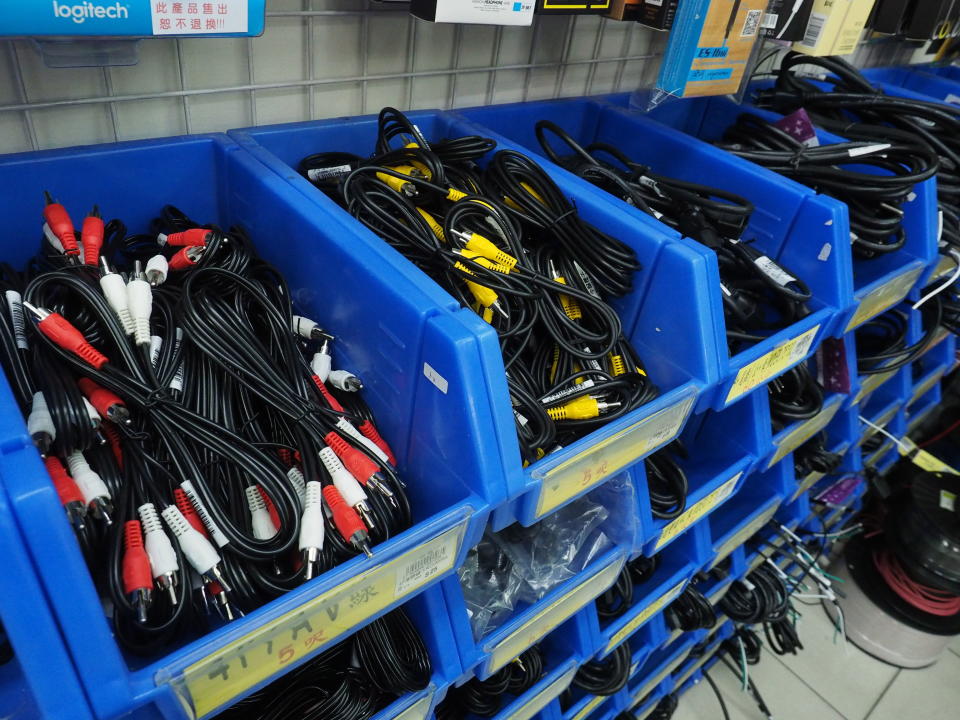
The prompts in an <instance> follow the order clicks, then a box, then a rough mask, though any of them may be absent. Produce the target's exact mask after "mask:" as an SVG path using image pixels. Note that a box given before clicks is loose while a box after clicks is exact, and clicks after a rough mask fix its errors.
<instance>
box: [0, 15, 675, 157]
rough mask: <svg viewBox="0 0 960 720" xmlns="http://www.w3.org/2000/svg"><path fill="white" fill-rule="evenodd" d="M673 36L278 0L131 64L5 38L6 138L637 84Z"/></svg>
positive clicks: (80, 137) (145, 129) (613, 25)
mask: <svg viewBox="0 0 960 720" xmlns="http://www.w3.org/2000/svg"><path fill="white" fill-rule="evenodd" d="M665 41H666V34H665V33H657V32H653V31H650V30H648V29H646V28H643V27H642V26H640V25H638V24H636V23H623V22H615V21H611V20H604V19H601V18H598V17H596V16H566V17H538V18H537V19H536V20H535V22H534V24H533V26H531V27H526V28H507V27H490V26H477V25H449V24H432V23H427V22H424V21H421V20H417V19H415V18H413V17H411V16H409V15H408V14H407V11H406V6H405V5H403V4H400V5H399V6H398V7H397V8H393V7H391V6H389V5H388V6H383V5H376V4H373V3H370V4H368V5H365V4H364V3H361V2H354V1H351V0H313V1H312V2H311V0H270V3H269V4H268V8H267V22H266V30H265V32H264V34H263V36H262V37H259V38H250V39H212V38H201V39H182V40H168V39H146V40H143V41H142V42H141V43H140V61H139V63H138V64H137V65H134V66H128V67H108V68H101V67H94V68H66V69H64V68H57V69H54V68H48V67H46V66H45V65H44V63H43V60H42V58H41V56H40V54H39V53H38V52H37V50H36V48H35V47H34V46H33V45H32V43H31V41H28V40H8V41H0V152H15V151H18V150H29V149H38V148H51V147H62V146H68V145H77V144H83V143H98V142H110V141H113V140H132V139H140V138H148V137H159V136H164V135H176V134H180V133H197V132H208V131H220V130H225V129H227V128H230V127H239V126H245V125H262V124H268V123H278V122H295V121H299V120H308V119H315V118H325V117H335V116H339V115H356V114H362V113H368V112H375V111H377V110H379V108H380V107H382V106H384V105H392V106H394V107H398V108H400V109H409V108H450V107H463V106H467V105H477V104H483V103H502V102H511V101H515V100H524V99H531V100H533V99H543V98H552V97H561V96H571V95H583V94H586V93H601V92H611V91H614V90H627V89H633V88H636V87H638V86H639V85H641V84H644V83H649V82H651V81H652V79H653V78H655V77H656V72H657V69H658V62H659V60H658V58H659V57H660V56H661V55H662V49H663V45H664V43H665Z"/></svg>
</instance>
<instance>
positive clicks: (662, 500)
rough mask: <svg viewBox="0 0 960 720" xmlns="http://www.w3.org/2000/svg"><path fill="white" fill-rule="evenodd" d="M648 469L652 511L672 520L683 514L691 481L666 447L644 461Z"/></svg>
mask: <svg viewBox="0 0 960 720" xmlns="http://www.w3.org/2000/svg"><path fill="white" fill-rule="evenodd" d="M643 464H644V468H646V471H647V488H648V490H649V493H650V511H651V512H652V513H653V516H654V517H655V518H660V519H662V520H672V519H673V518H676V517H679V516H680V515H681V514H683V511H684V510H686V508H687V492H688V491H689V483H688V482H687V475H686V473H684V471H683V468H681V467H680V465H679V463H678V462H677V461H676V460H675V459H674V457H673V456H672V454H671V448H670V447H666V448H663V449H662V450H659V451H657V452H655V453H653V454H652V455H648V456H647V457H646V458H645V459H644V461H643Z"/></svg>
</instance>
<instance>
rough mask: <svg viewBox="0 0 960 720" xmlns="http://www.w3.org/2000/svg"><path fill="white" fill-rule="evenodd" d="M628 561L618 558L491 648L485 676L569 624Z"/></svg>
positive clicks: (487, 649)
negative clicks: (559, 626)
mask: <svg viewBox="0 0 960 720" xmlns="http://www.w3.org/2000/svg"><path fill="white" fill-rule="evenodd" d="M625 561H626V559H625V558H624V556H623V555H617V556H615V557H614V558H613V559H612V560H611V561H610V562H609V563H608V564H607V565H604V566H603V567H602V568H600V569H599V570H597V571H596V572H595V573H593V574H592V575H591V576H589V577H587V578H586V579H584V581H583V582H581V583H580V584H579V585H577V586H576V587H575V588H573V589H572V590H570V591H569V592H568V593H566V594H565V595H563V596H562V597H560V598H558V599H556V600H554V601H553V602H552V603H550V604H549V605H548V606H547V607H545V608H543V609H542V610H539V611H537V612H536V613H534V614H533V616H532V617H530V618H529V619H528V620H527V621H526V622H524V623H523V625H521V626H520V627H518V628H517V629H516V630H514V631H513V632H512V633H510V634H509V635H508V636H507V637H505V638H504V639H503V640H500V641H499V642H497V643H496V644H495V645H494V646H493V647H491V648H484V649H485V650H486V651H487V652H488V653H489V657H488V658H487V660H486V662H485V663H484V665H483V668H484V671H483V673H480V674H482V675H483V676H486V675H490V674H491V673H494V672H496V671H497V670H499V669H500V668H502V667H503V666H504V665H506V664H507V663H508V662H510V661H511V660H513V659H514V658H515V657H517V656H518V655H519V654H520V653H522V652H523V651H524V650H526V649H527V648H529V647H530V646H531V645H534V644H536V643H537V642H539V640H540V639H541V638H542V637H544V636H545V635H546V634H547V633H549V632H550V631H551V630H553V629H554V628H555V627H557V626H558V625H559V624H560V623H562V622H564V621H565V620H567V619H568V618H569V617H570V616H571V615H573V614H574V613H575V612H577V610H579V609H580V608H582V607H583V606H584V605H586V604H587V603H589V602H591V601H592V600H593V599H594V598H595V597H597V595H599V594H600V593H602V592H603V591H604V590H606V589H607V588H608V587H610V586H611V585H613V581H614V580H616V579H617V575H619V574H620V570H621V569H622V568H623V565H624V562H625Z"/></svg>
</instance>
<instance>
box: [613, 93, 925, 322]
mask: <svg viewBox="0 0 960 720" xmlns="http://www.w3.org/2000/svg"><path fill="white" fill-rule="evenodd" d="M769 84H770V83H769V82H767V83H756V84H755V85H753V86H751V87H752V88H754V89H756V88H760V87H764V86H765V85H769ZM604 99H605V100H606V101H608V102H611V103H615V104H618V105H621V106H627V105H629V103H630V95H629V94H618V95H609V96H604ZM743 112H751V113H755V114H757V115H759V116H761V117H763V118H766V119H768V120H771V121H776V120H778V119H779V118H780V117H781V116H780V115H777V114H776V113H773V112H770V111H767V110H761V109H758V108H755V107H753V106H751V105H747V104H745V105H738V104H736V103H735V102H733V101H732V100H730V99H728V98H725V97H710V98H691V99H686V100H678V101H676V102H671V103H664V104H663V105H661V106H659V107H657V108H655V109H654V110H652V111H651V112H650V113H649V116H650V117H651V118H652V119H654V120H656V121H658V122H661V123H664V124H666V125H669V126H671V127H674V128H676V129H678V130H681V131H683V132H685V133H687V134H689V135H694V136H695V137H698V138H700V139H701V140H706V141H708V142H715V141H717V140H720V139H721V137H722V135H723V131H724V130H726V128H728V127H730V125H732V124H733V123H734V122H735V121H736V119H737V117H738V116H739V115H740V114H741V113H743ZM817 137H818V138H819V140H820V143H821V144H828V143H835V142H840V141H841V140H842V138H840V137H838V136H836V135H832V134H830V133H827V132H823V131H819V130H818V131H817ZM914 192H915V197H914V199H913V201H911V202H910V203H908V204H907V206H906V208H905V209H904V228H905V230H906V232H907V241H906V244H905V245H904V247H903V248H902V249H901V250H899V251H897V252H894V253H890V254H889V255H887V256H885V257H883V258H874V259H871V260H865V261H864V260H857V259H852V260H851V262H852V267H853V287H854V304H853V307H854V310H853V311H852V312H850V313H849V314H848V315H847V316H846V317H843V318H841V321H840V322H839V323H838V325H837V326H836V328H835V332H834V333H833V334H834V335H838V334H840V333H842V332H846V331H849V330H852V329H853V328H855V327H856V326H857V325H860V324H862V323H863V322H865V321H866V320H869V319H870V318H871V317H873V316H874V315H878V314H880V313H881V312H883V311H884V310H887V309H888V308H890V307H893V306H894V305H896V304H897V303H898V302H899V301H900V300H902V299H903V298H904V297H905V296H906V294H907V292H909V290H910V289H911V288H912V287H913V285H914V284H916V282H917V280H918V279H919V278H920V276H921V274H922V273H923V272H924V270H926V269H927V268H928V266H929V265H930V264H931V263H933V262H934V260H935V256H936V251H937V249H936V188H935V179H934V178H931V179H930V180H927V181H925V182H922V183H919V184H918V185H917V186H916V187H915V188H914ZM823 199H824V200H825V201H831V202H833V203H835V205H836V206H837V207H840V208H842V211H841V214H840V221H839V222H840V232H839V235H838V237H840V238H849V233H850V226H849V222H850V220H849V215H848V214H847V210H846V206H845V205H844V204H843V203H840V202H838V201H836V200H832V199H831V198H826V197H824V198H823ZM833 252H843V253H849V252H850V247H849V242H845V243H839V244H838V245H837V246H835V247H834V248H833Z"/></svg>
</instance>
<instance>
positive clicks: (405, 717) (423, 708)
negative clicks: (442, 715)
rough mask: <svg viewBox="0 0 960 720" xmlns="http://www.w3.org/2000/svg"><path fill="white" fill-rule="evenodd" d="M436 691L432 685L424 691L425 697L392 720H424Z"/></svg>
mask: <svg viewBox="0 0 960 720" xmlns="http://www.w3.org/2000/svg"><path fill="white" fill-rule="evenodd" d="M435 691H436V688H434V687H433V686H432V685H431V686H430V687H429V688H428V689H427V690H426V691H425V695H424V696H423V697H422V698H420V699H419V700H417V701H416V702H415V703H413V704H412V705H411V706H410V707H408V708H407V709H406V710H403V711H401V712H400V713H398V714H397V715H395V716H394V717H393V720H426V717H427V713H429V712H430V705H431V704H432V703H433V693H434V692H435Z"/></svg>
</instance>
